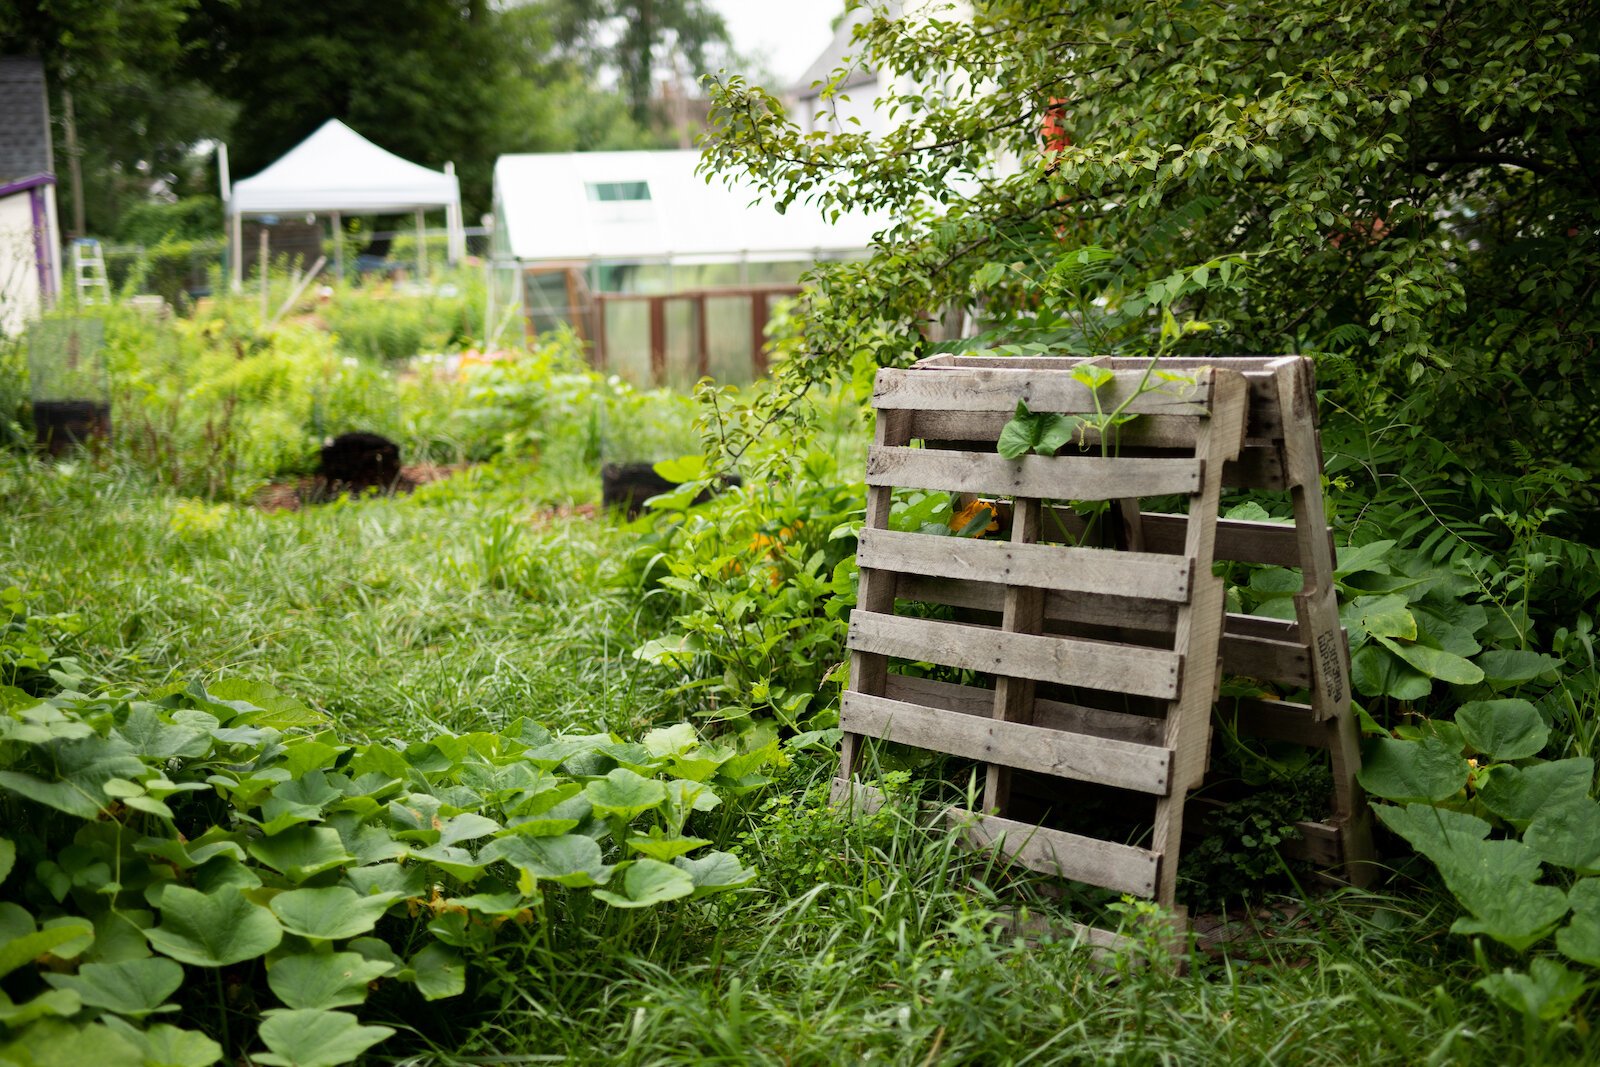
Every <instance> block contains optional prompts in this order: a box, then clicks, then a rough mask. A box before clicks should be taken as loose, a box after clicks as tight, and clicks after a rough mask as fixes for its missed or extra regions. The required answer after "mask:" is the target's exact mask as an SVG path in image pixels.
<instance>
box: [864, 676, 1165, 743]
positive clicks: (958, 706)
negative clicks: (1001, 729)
mask: <svg viewBox="0 0 1600 1067" xmlns="http://www.w3.org/2000/svg"><path fill="white" fill-rule="evenodd" d="M883 694H884V696H886V697H888V698H889V699H891V700H903V701H907V702H909V703H912V704H925V705H927V706H928V707H931V708H942V709H944V710H945V711H953V712H956V713H958V714H960V715H982V716H987V715H988V714H989V713H990V712H991V711H992V710H993V707H994V691H993V690H992V689H980V688H978V687H977V686H973V685H957V684H956V683H955V682H941V681H939V680H937V679H935V678H917V677H915V676H913V675H909V674H891V675H889V678H888V682H887V684H885V686H884V690H883ZM1033 724H1034V725H1035V726H1041V727H1045V728H1047V729H1050V730H1065V731H1070V732H1072V733H1078V734H1090V735H1092V736H1094V737H1102V738H1106V739H1107V740H1112V741H1130V742H1133V743H1134V744H1138V745H1154V744H1156V743H1157V741H1158V739H1159V738H1160V736H1161V720H1160V719H1157V718H1153V717H1151V716H1148V715H1132V714H1129V713H1128V712H1122V711H1107V710H1105V709H1103V708H1088V707H1084V706H1082V705H1079V704H1068V703H1066V702H1064V701H1060V700H1048V699H1045V698H1043V697H1035V698H1034V701H1033Z"/></svg>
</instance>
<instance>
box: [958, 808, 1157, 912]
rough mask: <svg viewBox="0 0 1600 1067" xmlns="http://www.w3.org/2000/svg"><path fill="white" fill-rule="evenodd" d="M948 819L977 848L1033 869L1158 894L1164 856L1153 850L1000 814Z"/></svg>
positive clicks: (961, 813)
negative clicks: (1055, 828)
mask: <svg viewBox="0 0 1600 1067" xmlns="http://www.w3.org/2000/svg"><path fill="white" fill-rule="evenodd" d="M948 818H949V819H950V821H951V822H952V823H953V824H955V825H959V826H960V827H961V828H962V832H963V834H964V836H965V837H966V839H967V841H968V842H969V843H970V844H971V845H973V846H974V847H977V848H990V847H995V848H998V850H999V851H1000V853H1001V854H1002V855H1004V856H1006V857H1008V858H1009V859H1011V860H1012V861H1013V862H1015V863H1020V864H1022V865H1023V866H1024V867H1027V868H1029V869H1030V870H1035V871H1038V872H1040V873H1041V874H1050V875H1056V876H1059V877H1062V878H1071V879H1073V880H1074V881H1078V882H1087V883H1088V884H1089V885H1097V886H1101V887H1103V888H1105V889H1114V890H1117V891H1119V892H1123V893H1135V894H1137V895H1139V896H1144V897H1148V896H1153V895H1154V894H1155V891H1156V878H1157V875H1158V873H1159V870H1160V867H1161V857H1160V855H1159V854H1158V853H1155V852H1152V851H1150V850H1149V849H1144V848H1137V847H1135V846H1133V845H1121V844H1117V843H1116V842H1113V841H1101V840H1099V839H1098V838H1093V837H1084V836H1082V835H1081V834H1069V833H1067V832H1065V831H1063V830H1050V829H1046V828H1045V827H1042V826H1029V825H1028V824H1027V823H1021V822H1014V821H1013V820H1011V819H1002V818H1000V817H999V816H997V815H976V814H973V813H971V812H966V811H959V810H955V809H952V811H951V812H950V814H949V816H948Z"/></svg>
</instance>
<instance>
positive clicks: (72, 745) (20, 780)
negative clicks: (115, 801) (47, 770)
mask: <svg viewBox="0 0 1600 1067" xmlns="http://www.w3.org/2000/svg"><path fill="white" fill-rule="evenodd" d="M41 747H43V748H47V749H50V750H51V753H50V754H51V759H52V761H53V762H54V764H55V766H56V772H57V773H56V776H55V777H54V778H52V779H49V780H46V779H43V778H37V777H35V776H34V775H31V774H24V773H22V772H21V771H0V789H4V790H7V791H8V792H12V793H15V794H17V795H18V796H20V797H22V798H23V799H25V800H31V801H34V802H35V803H38V804H44V805H47V806H49V807H52V808H55V809H56V810H57V811H61V812H65V813H66V814H68V815H75V816H77V817H78V818H80V819H93V818H97V817H98V816H99V815H100V811H101V809H102V808H104V807H105V805H106V802H107V799H108V798H107V797H106V795H105V792H104V791H103V790H102V789H101V786H103V785H104V784H105V783H106V782H107V781H109V780H110V779H112V778H138V777H139V776H141V775H142V774H144V771H145V766H144V763H143V762H142V761H141V760H140V759H139V758H138V757H137V756H135V755H134V754H133V752H132V750H131V749H130V747H129V746H128V743H127V742H126V741H124V740H122V739H121V738H104V737H86V738H83V739H82V740H77V741H57V742H52V743H51V744H50V745H48V746H41Z"/></svg>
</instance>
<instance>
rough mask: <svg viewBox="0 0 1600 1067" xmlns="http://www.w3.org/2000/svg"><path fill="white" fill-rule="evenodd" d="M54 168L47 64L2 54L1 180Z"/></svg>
mask: <svg viewBox="0 0 1600 1067" xmlns="http://www.w3.org/2000/svg"><path fill="white" fill-rule="evenodd" d="M54 170H55V162H54V158H53V154H52V152H51V149H50V108H49V103H48V97H47V96H46V94H45V84H44V65H43V64H42V63H40V62H39V61H38V60H37V59H29V58H25V57H21V56H0V182H4V181H6V180H8V179H12V178H22V177H28V176H31V175H34V174H49V173H51V172H52V171H54Z"/></svg>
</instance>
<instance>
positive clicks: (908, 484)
mask: <svg viewBox="0 0 1600 1067" xmlns="http://www.w3.org/2000/svg"><path fill="white" fill-rule="evenodd" d="M1202 466H1203V465H1202V464H1201V462H1200V461H1199V460H1196V459H1103V458H1100V457H1098V456H1094V457H1091V456H1023V457H1022V458H1020V459H1014V460H1012V459H1005V458H1004V457H1002V456H999V455H994V454H992V453H987V452H947V451H944V450H941V449H932V448H902V447H892V446H888V447H880V446H877V445H874V446H873V447H872V448H871V449H870V450H869V451H868V452H867V484H868V485H870V486H895V487H901V488H908V489H934V490H950V491H953V492H959V493H984V494H997V493H1003V494H1006V495H1009V496H1024V497H1052V498H1055V499H1057V500H1112V499H1115V498H1118V497H1126V496H1167V495H1171V494H1187V493H1193V492H1195V491H1196V490H1197V489H1198V488H1199V487H1200V481H1201V476H1202Z"/></svg>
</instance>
